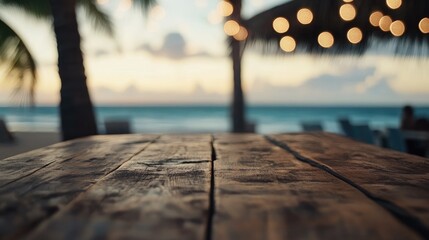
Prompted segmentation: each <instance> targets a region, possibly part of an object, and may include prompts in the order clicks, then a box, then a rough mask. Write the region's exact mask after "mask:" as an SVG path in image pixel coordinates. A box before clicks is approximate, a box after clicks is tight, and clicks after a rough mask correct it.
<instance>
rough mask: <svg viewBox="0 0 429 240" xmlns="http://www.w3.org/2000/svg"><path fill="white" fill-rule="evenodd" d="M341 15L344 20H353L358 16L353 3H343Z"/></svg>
mask: <svg viewBox="0 0 429 240" xmlns="http://www.w3.org/2000/svg"><path fill="white" fill-rule="evenodd" d="M340 17H341V18H342V19H343V20H344V21H351V20H353V19H354V18H355V17H356V9H355V7H354V6H353V5H352V4H349V3H347V4H343V5H342V6H341V7H340Z"/></svg>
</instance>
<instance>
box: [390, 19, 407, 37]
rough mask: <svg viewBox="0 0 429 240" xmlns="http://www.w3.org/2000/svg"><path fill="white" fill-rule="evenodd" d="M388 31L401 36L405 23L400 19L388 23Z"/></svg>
mask: <svg viewBox="0 0 429 240" xmlns="http://www.w3.org/2000/svg"><path fill="white" fill-rule="evenodd" d="M390 32H391V33H392V34H393V36H395V37H400V36H402V35H403V34H404V32H405V24H404V23H403V22H402V21H400V20H397V21H394V22H393V23H392V24H390Z"/></svg>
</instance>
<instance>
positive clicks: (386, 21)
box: [378, 15, 392, 32]
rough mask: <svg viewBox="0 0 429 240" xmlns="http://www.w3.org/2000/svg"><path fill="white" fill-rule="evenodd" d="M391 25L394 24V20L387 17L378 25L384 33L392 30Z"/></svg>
mask: <svg viewBox="0 0 429 240" xmlns="http://www.w3.org/2000/svg"><path fill="white" fill-rule="evenodd" d="M390 24H392V18H391V17H389V16H387V15H386V16H383V17H381V19H380V22H379V23H378V25H379V26H380V28H381V30H382V31H384V32H388V31H389V30H390Z"/></svg>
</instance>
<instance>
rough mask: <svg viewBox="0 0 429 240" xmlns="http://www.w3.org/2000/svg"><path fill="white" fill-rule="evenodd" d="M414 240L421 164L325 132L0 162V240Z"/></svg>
mask: <svg viewBox="0 0 429 240" xmlns="http://www.w3.org/2000/svg"><path fill="white" fill-rule="evenodd" d="M21 238H25V239H424V238H426V239H427V238H429V161H428V159H425V158H419V157H415V156H411V155H407V154H403V153H399V152H393V151H389V150H384V149H381V148H378V147H375V146H370V145H365V144H361V143H357V142H354V141H352V140H349V139H346V138H343V137H340V136H337V135H333V134H323V133H308V134H283V135H271V136H261V135H255V134H243V135H233V134H215V135H161V136H155V135H121V136H119V135H118V136H95V137H89V138H84V139H80V140H74V141H69V142H63V143H59V144H56V145H52V146H50V147H46V148H42V149H38V150H35V151H32V152H29V153H26V154H22V155H18V156H15V157H11V158H8V159H5V160H2V161H0V239H21Z"/></svg>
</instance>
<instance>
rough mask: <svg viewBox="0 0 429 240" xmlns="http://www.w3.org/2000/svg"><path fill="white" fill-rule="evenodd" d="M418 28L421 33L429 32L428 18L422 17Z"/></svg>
mask: <svg viewBox="0 0 429 240" xmlns="http://www.w3.org/2000/svg"><path fill="white" fill-rule="evenodd" d="M419 29H420V31H422V33H429V18H423V19H422V20H421V21H420V22H419Z"/></svg>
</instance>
